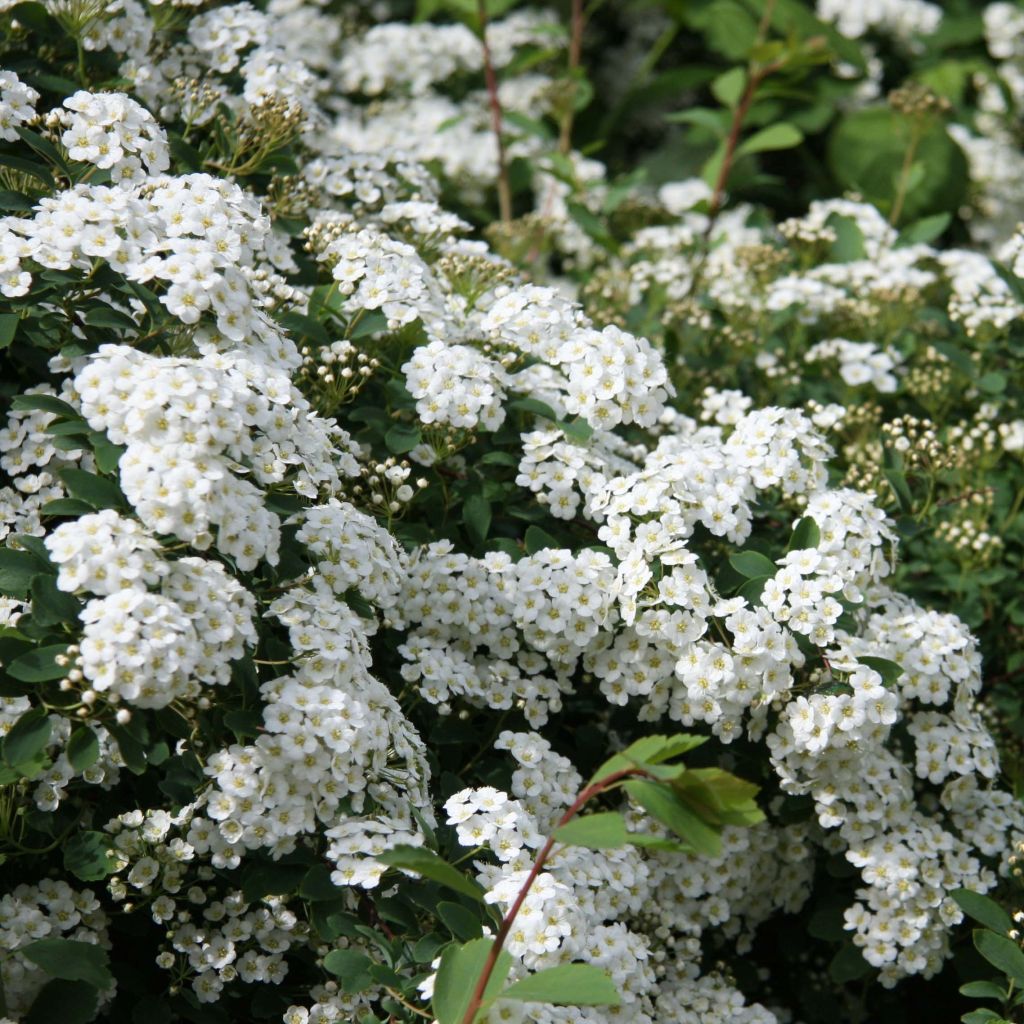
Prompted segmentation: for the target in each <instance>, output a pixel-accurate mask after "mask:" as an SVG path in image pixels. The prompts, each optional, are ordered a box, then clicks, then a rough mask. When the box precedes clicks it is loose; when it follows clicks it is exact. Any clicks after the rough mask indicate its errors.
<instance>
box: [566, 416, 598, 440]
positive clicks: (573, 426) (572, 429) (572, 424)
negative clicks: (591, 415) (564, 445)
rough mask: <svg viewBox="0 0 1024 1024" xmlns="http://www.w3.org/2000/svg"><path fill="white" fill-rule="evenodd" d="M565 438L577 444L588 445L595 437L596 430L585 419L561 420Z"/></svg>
mask: <svg viewBox="0 0 1024 1024" xmlns="http://www.w3.org/2000/svg"><path fill="white" fill-rule="evenodd" d="M558 425H559V426H560V427H561V428H562V432H563V433H564V434H565V436H566V437H567V438H568V439H569V440H570V441H572V442H574V443H575V444H586V443H587V442H588V441H589V440H590V439H591V438H592V437H593V436H594V428H593V427H592V426H591V425H590V424H589V423H588V422H587V421H586V420H584V419H580V418H579V417H577V418H576V419H574V420H559V421H558Z"/></svg>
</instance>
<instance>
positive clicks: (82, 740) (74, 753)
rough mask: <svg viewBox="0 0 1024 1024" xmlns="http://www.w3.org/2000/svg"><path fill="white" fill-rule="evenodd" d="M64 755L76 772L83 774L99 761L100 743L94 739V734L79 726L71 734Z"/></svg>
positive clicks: (85, 727) (86, 727) (90, 730)
mask: <svg viewBox="0 0 1024 1024" xmlns="http://www.w3.org/2000/svg"><path fill="white" fill-rule="evenodd" d="M64 753H65V754H66V755H67V759H68V761H69V762H70V764H71V767H72V768H74V769H75V771H76V772H84V771H85V769H86V768H89V767H90V766H91V765H94V764H95V763H96V762H97V761H98V760H99V756H100V742H99V740H98V739H97V738H96V733H94V732H93V731H92V729H90V728H89V727H88V726H87V725H80V726H79V727H78V728H77V729H75V731H74V732H73V733H72V734H71V738H70V739H69V740H68V745H67V746H66V747H65V748H64Z"/></svg>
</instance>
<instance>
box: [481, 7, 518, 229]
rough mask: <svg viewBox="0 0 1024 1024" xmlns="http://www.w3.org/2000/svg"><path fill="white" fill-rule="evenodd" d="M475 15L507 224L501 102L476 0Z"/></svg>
mask: <svg viewBox="0 0 1024 1024" xmlns="http://www.w3.org/2000/svg"><path fill="white" fill-rule="evenodd" d="M476 8H477V14H478V16H479V18H480V44H481V45H482V46H483V49H484V83H485V84H486V86H487V98H488V100H489V101H490V105H491V130H492V131H493V132H494V140H495V142H496V143H497V144H498V212H499V213H500V215H501V219H502V221H503V222H504V223H505V224H507V223H508V222H509V221H510V220H511V219H512V190H511V188H510V187H509V183H508V159H507V157H506V154H505V135H504V133H503V131H502V127H501V121H502V117H501V100H500V99H499V98H498V76H497V75H496V74H495V71H494V61H493V60H492V59H491V47H490V45H489V44H488V42H487V3H486V0H477V5H476Z"/></svg>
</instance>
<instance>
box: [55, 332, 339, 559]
mask: <svg viewBox="0 0 1024 1024" xmlns="http://www.w3.org/2000/svg"><path fill="white" fill-rule="evenodd" d="M74 387H75V391H76V392H77V394H78V396H79V400H80V403H81V408H82V415H83V416H84V417H85V419H86V420H87V421H88V422H89V425H90V426H91V427H92V428H93V429H94V430H102V431H104V432H105V433H106V434H107V436H108V437H109V438H110V440H111V441H113V442H114V443H115V444H123V445H125V446H126V451H125V453H124V455H122V457H121V461H120V479H121V486H122V488H123V489H124V493H125V494H126V496H127V497H128V500H129V501H130V502H131V503H132V505H133V507H134V508H135V510H136V512H137V513H138V515H139V517H140V519H141V520H142V522H143V523H144V524H145V525H146V526H147V528H149V529H150V530H152V531H154V532H155V533H163V534H174V535H176V536H179V537H181V538H182V539H183V540H187V541H188V542H189V543H191V544H192V545H193V546H194V547H198V548H200V549H205V548H208V547H211V546H212V547H214V548H215V549H216V550H217V551H219V552H221V553H222V554H225V555H229V556H230V557H232V558H233V559H234V560H235V562H236V564H237V565H238V566H239V568H240V569H243V570H248V569H252V568H254V567H255V566H256V565H257V563H258V562H259V561H260V560H261V559H266V560H268V561H269V562H271V563H272V564H273V563H274V562H276V560H277V549H278V545H279V543H280V534H281V526H280V520H279V519H278V517H277V515H276V514H275V513H274V512H272V511H270V510H269V509H268V508H267V507H266V505H265V503H264V502H265V498H266V490H267V489H268V488H269V487H270V486H272V485H274V484H279V483H282V482H284V481H285V480H288V481H289V482H290V483H291V484H292V486H294V488H295V490H296V491H297V492H299V493H300V494H304V495H307V496H313V495H316V494H317V493H318V491H319V490H320V489H321V488H325V489H327V490H329V491H333V490H336V489H337V488H338V487H339V485H340V476H339V469H341V471H342V472H347V473H348V474H350V475H354V474H355V473H356V472H358V470H357V467H356V463H355V460H354V458H353V457H352V455H351V454H350V453H349V452H348V451H347V448H348V437H347V435H346V434H345V432H344V431H342V430H341V429H340V428H338V427H337V426H336V425H335V424H334V422H333V421H325V420H321V419H320V418H319V417H317V416H316V414H315V413H313V412H312V410H311V409H310V407H309V404H308V403H307V402H306V400H305V399H304V398H303V397H302V396H301V395H300V394H299V393H298V391H297V390H296V389H295V388H294V386H293V385H292V383H291V381H290V379H289V377H288V376H287V375H286V374H283V373H280V372H279V371H276V370H275V369H273V368H271V367H268V366H267V365H266V364H264V363H260V362H253V361H250V360H248V359H246V358H243V357H240V356H235V357H232V356H228V355H225V356H216V355H212V356H206V357H203V358H201V359H184V358H181V359H175V358H170V357H166V358H159V357H156V356H150V355H147V354H145V353H143V352H139V351H138V350H136V349H132V348H128V347H127V346H118V345H106V346H103V347H102V348H101V349H100V351H99V352H98V353H97V354H96V356H94V357H93V358H92V359H90V360H89V362H88V363H87V364H86V366H85V367H84V368H83V369H82V370H81V371H80V372H79V373H78V374H77V375H76V377H75V382H74Z"/></svg>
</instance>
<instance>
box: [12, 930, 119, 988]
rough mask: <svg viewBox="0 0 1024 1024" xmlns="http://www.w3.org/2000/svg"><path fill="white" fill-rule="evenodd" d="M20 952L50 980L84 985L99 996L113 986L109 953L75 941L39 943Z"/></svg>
mask: <svg viewBox="0 0 1024 1024" xmlns="http://www.w3.org/2000/svg"><path fill="white" fill-rule="evenodd" d="M18 952H19V953H20V954H21V956H23V957H25V958H26V959H28V960H31V961H32V963H34V964H35V965H36V966H37V967H41V968H42V969H43V970H44V971H45V972H46V973H47V974H48V975H50V977H51V978H63V979H64V980H65V981H85V982H88V983H89V984H90V985H92V986H93V988H96V989H98V990H99V991H100V992H105V991H106V990H107V989H108V988H110V986H111V985H113V984H114V978H113V975H111V973H110V968H109V966H108V961H107V953H106V950H104V949H102V948H101V947H99V946H95V945H93V944H92V943H90V942H78V941H76V940H74V939H38V940H37V941H35V942H30V943H29V944H28V945H27V946H22V947H21V948H20V949H19V950H18Z"/></svg>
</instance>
